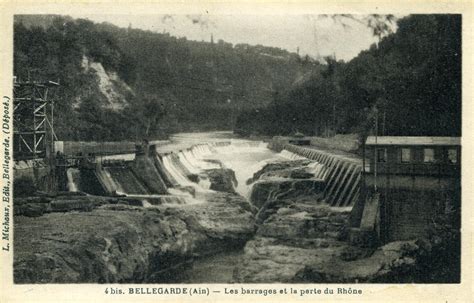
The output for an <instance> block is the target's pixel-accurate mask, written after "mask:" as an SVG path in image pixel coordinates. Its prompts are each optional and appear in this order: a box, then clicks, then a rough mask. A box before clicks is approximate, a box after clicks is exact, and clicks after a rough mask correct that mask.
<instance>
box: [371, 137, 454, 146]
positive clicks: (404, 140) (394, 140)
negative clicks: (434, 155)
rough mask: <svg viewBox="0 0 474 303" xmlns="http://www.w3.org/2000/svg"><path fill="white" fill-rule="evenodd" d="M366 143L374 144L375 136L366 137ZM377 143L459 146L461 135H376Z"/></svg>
mask: <svg viewBox="0 0 474 303" xmlns="http://www.w3.org/2000/svg"><path fill="white" fill-rule="evenodd" d="M365 144H366V145H375V144H376V143H375V136H369V137H367V141H366V142H365ZM377 145H444V146H446V145H448V146H460V145H461V137H401V136H377Z"/></svg>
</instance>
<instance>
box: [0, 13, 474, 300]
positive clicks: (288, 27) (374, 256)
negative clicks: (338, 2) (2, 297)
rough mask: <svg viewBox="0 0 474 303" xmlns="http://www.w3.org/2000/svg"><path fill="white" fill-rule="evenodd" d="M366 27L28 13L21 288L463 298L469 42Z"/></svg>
mask: <svg viewBox="0 0 474 303" xmlns="http://www.w3.org/2000/svg"><path fill="white" fill-rule="evenodd" d="M373 12H374V13H364V14H361V13H353V12H352V11H350V10H348V11H347V13H344V12H338V13H325V12H318V11H316V10H313V11H311V10H308V11H307V12H299V13H292V14H282V13H278V14H277V13H275V14H271V12H269V13H268V14H252V13H250V12H249V13H224V12H219V11H213V12H212V11H211V12H209V11H207V10H202V11H201V12H200V13H197V14H194V13H192V14H186V13H177V12H176V13H174V12H171V13H168V11H160V10H158V9H157V10H156V12H153V11H150V12H147V13H141V12H136V13H132V12H130V13H107V11H106V10H97V11H96V12H94V13H91V12H90V10H89V11H86V10H84V11H81V10H77V11H76V10H70V11H67V12H66V11H64V13H62V12H61V13H49V12H48V11H47V10H46V13H42V12H40V11H38V12H37V13H29V12H28V13H15V14H14V15H13V16H12V17H11V21H12V24H11V25H10V26H11V30H12V37H11V40H12V54H11V58H10V59H11V61H12V63H11V66H12V69H13V70H12V75H11V76H9V80H8V81H9V82H10V83H11V88H12V91H11V92H8V91H7V92H2V96H3V95H4V97H3V99H2V108H3V114H2V115H3V128H2V130H3V134H2V136H3V137H2V144H3V145H2V159H1V160H2V175H3V180H2V184H3V185H2V192H3V193H2V197H3V198H2V200H3V206H2V228H3V229H2V232H3V234H2V240H3V242H2V250H3V253H4V254H10V255H11V259H12V266H11V269H10V271H11V275H12V283H13V285H15V286H21V285H31V286H32V287H33V286H34V285H50V284H52V285H57V284H60V285H63V284H68V285H69V286H71V287H72V286H73V285H78V284H88V285H89V284H93V285H94V284H95V285H103V286H102V288H100V289H101V294H103V295H115V294H128V295H137V294H142V295H151V294H153V295H157V294H158V295H186V294H187V292H188V291H189V292H191V293H190V295H191V296H192V295H193V292H194V294H195V295H208V296H209V295H212V294H213V293H214V294H216V295H217V294H220V295H227V296H230V295H263V296H265V297H267V298H268V296H271V295H275V296H277V295H278V294H280V295H281V294H283V293H284V292H285V295H286V294H288V293H286V292H289V294H293V295H295V297H294V298H298V297H297V296H300V298H301V297H304V296H306V295H315V294H320V295H323V291H324V294H325V295H341V296H344V295H347V296H349V297H352V296H354V295H359V296H361V295H362V294H363V290H362V285H365V286H367V284H374V285H379V284H380V285H382V284H399V285H404V284H411V285H427V284H428V285H430V284H433V285H434V284H451V285H454V286H456V285H460V283H462V282H466V281H463V279H462V275H463V274H464V273H463V272H464V271H465V270H467V271H470V270H471V269H470V268H467V269H466V268H464V267H462V266H461V259H462V255H463V252H466V249H467V251H470V250H471V249H472V248H471V247H467V248H466V247H465V246H463V245H461V244H462V243H464V242H462V241H461V239H462V236H466V235H465V234H463V233H464V232H466V228H467V227H468V225H467V224H469V222H465V221H464V220H463V221H462V220H461V215H462V208H463V207H462V205H464V206H465V203H461V198H463V200H464V198H465V197H464V195H463V196H462V195H461V191H462V186H461V181H462V178H461V173H462V172H463V173H464V168H463V169H461V167H462V162H463V161H462V160H463V159H464V154H465V152H464V151H463V153H462V152H461V151H462V148H464V145H462V144H461V141H462V135H463V134H464V131H463V127H462V126H463V123H465V122H466V121H464V120H465V119H463V116H462V114H463V113H465V112H464V111H465V107H463V102H462V100H463V85H462V81H463V77H464V74H463V65H462V64H463V63H465V61H464V60H463V59H462V58H463V43H465V41H464V39H463V38H464V37H463V30H465V28H464V27H466V26H471V25H470V24H468V25H466V23H465V21H466V20H465V16H463V14H462V13H417V12H416V11H414V12H413V13H399V12H397V11H394V12H393V13H392V14H390V13H386V12H385V11H384V13H376V12H377V11H376V10H374V11H373ZM6 75H8V74H6ZM7 118H8V119H7ZM6 120H8V121H6ZM7 122H8V123H10V125H11V126H8V124H7ZM463 150H464V149H463ZM9 167H11V169H9ZM463 184H464V183H463ZM464 202H465V201H464ZM10 221H11V222H10ZM9 224H11V229H9V228H8V226H9ZM469 234H470V236H471V237H472V233H471V232H469ZM471 245H472V243H471ZM467 256H468V258H471V257H472V256H471V255H470V253H469V254H468V255H467ZM463 262H464V260H463ZM461 268H462V270H461ZM127 284H133V285H134V286H133V288H132V287H130V288H129V287H128V286H126V285H127ZM219 284H225V285H226V287H225V288H223V287H222V288H212V289H211V290H209V287H212V285H215V286H217V285H219ZM336 284H337V285H336ZM121 285H123V287H122V286H121ZM141 285H142V286H141ZM146 285H151V286H152V287H151V288H149V287H144V286H146ZM192 285H194V286H192ZM260 285H261V286H260ZM264 285H265V287H262V286H264ZM272 285H273V286H272ZM319 285H325V287H322V286H319ZM328 285H329V286H328ZM331 285H334V287H332V286H331ZM111 286H113V287H111ZM155 286H156V287H155ZM171 286H172V287H171ZM191 286H192V287H191ZM283 286H284V287H285V288H282V289H283V290H284V291H283V290H281V289H280V288H277V287H283ZM295 287H296V288H295ZM298 287H299V288H298ZM305 287H307V288H305ZM309 288H312V290H309ZM318 288H320V289H318ZM32 289H33V288H32ZM214 289H215V290H214ZM318 291H319V292H318ZM364 291H365V290H364ZM50 295H52V294H50ZM349 297H348V298H349ZM470 297H471V298H472V293H471V294H470ZM155 298H156V297H155ZM175 298H177V297H175ZM310 298H313V300H314V299H315V297H306V299H310ZM341 298H344V297H341ZM360 298H361V297H360ZM440 299H441V301H442V302H444V301H445V299H444V297H440ZM441 301H440V302H441ZM8 302H10V301H8ZM15 302H16V301H15ZM121 302H122V301H121ZM446 302H451V301H446Z"/></svg>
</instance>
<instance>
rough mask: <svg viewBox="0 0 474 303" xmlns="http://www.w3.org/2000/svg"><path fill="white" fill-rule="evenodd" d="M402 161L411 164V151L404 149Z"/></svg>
mask: <svg viewBox="0 0 474 303" xmlns="http://www.w3.org/2000/svg"><path fill="white" fill-rule="evenodd" d="M400 160H401V162H402V163H409V162H410V161H411V149H409V148H402V151H401V159H400Z"/></svg>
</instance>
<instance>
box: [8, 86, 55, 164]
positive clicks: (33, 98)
mask: <svg viewBox="0 0 474 303" xmlns="http://www.w3.org/2000/svg"><path fill="white" fill-rule="evenodd" d="M56 86H59V83H56V82H52V81H47V82H37V81H23V82H22V81H16V80H15V81H14V83H13V118H14V120H13V129H14V132H13V134H14V139H13V155H14V157H15V159H16V160H27V159H41V158H43V159H44V158H49V157H50V156H51V152H52V151H53V144H54V141H55V140H57V138H56V135H55V133H54V118H53V114H54V101H52V100H49V99H48V92H49V89H50V88H51V87H56Z"/></svg>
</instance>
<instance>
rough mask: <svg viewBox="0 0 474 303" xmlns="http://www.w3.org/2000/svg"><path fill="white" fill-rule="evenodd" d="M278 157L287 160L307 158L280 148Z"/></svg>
mask: <svg viewBox="0 0 474 303" xmlns="http://www.w3.org/2000/svg"><path fill="white" fill-rule="evenodd" d="M279 156H280V157H282V158H284V159H287V160H304V159H308V158H306V157H302V156H300V155H297V154H295V153H293V152H291V151H288V150H286V149H284V150H282V151H281V152H280V154H279Z"/></svg>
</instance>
